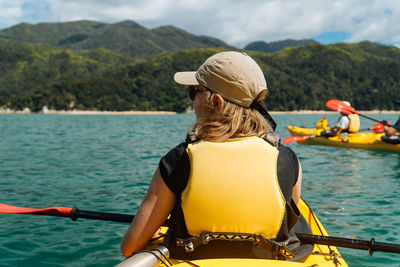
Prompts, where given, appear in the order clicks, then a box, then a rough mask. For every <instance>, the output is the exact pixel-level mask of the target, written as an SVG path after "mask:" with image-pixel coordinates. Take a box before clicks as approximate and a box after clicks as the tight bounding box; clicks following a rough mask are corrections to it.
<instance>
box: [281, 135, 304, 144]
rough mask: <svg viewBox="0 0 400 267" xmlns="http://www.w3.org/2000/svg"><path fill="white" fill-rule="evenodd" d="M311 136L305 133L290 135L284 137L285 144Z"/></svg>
mask: <svg viewBox="0 0 400 267" xmlns="http://www.w3.org/2000/svg"><path fill="white" fill-rule="evenodd" d="M310 137H311V136H309V135H305V136H289V137H286V138H285V139H283V141H282V142H283V143H284V144H288V143H292V142H300V141H305V140H307V139H309V138H310Z"/></svg>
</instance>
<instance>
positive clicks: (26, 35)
mask: <svg viewBox="0 0 400 267" xmlns="http://www.w3.org/2000/svg"><path fill="white" fill-rule="evenodd" d="M0 38H4V39H11V40H17V41H24V42H30V43H37V44H47V45H51V46H56V47H59V48H64V49H66V48H69V49H71V50H74V51H82V50H93V49H98V48H105V49H108V50H110V51H114V52H117V53H119V54H122V55H127V56H130V57H136V58H151V57H154V56H156V55H158V54H160V53H165V52H171V51H178V50H181V49H189V48H201V47H207V48H213V47H225V48H232V47H231V46H229V45H227V44H226V43H224V42H223V41H221V40H218V39H216V38H212V37H208V36H197V35H193V34H190V33H188V32H186V31H184V30H182V29H179V28H176V27H173V26H162V27H158V28H155V29H151V30H149V29H147V28H145V27H143V26H141V25H139V24H138V23H136V22H134V21H130V20H126V21H122V22H119V23H114V24H107V23H102V22H96V21H88V20H83V21H73V22H64V23H39V24H35V25H34V24H28V23H21V24H18V25H15V26H13V27H10V28H7V29H3V30H0Z"/></svg>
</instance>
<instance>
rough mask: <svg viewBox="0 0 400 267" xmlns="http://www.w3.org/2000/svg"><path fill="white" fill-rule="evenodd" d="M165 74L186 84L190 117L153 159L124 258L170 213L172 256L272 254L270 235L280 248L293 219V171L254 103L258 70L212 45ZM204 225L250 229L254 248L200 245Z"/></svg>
mask: <svg viewBox="0 0 400 267" xmlns="http://www.w3.org/2000/svg"><path fill="white" fill-rule="evenodd" d="M174 80H175V81H176V82H177V83H179V84H183V85H187V86H189V87H188V90H189V96H190V98H191V100H192V101H193V107H194V111H195V114H196V122H195V124H194V126H193V128H192V130H191V131H190V132H189V133H188V135H187V138H186V141H185V142H183V143H181V144H179V145H178V146H176V147H175V148H173V149H172V150H170V151H169V152H168V153H167V154H166V155H165V156H164V157H162V158H161V160H160V163H159V166H158V168H157V170H156V172H155V174H154V176H153V179H152V182H151V184H150V187H149V190H148V192H147V194H146V196H145V198H144V200H143V202H142V204H141V206H140V208H139V210H138V212H137V214H136V216H135V219H134V221H133V222H132V224H131V225H130V227H129V229H128V231H127V232H126V234H125V236H124V238H123V241H122V244H121V250H122V253H123V255H124V256H127V257H128V256H130V255H132V253H134V252H136V251H139V250H140V249H142V248H143V247H144V246H145V244H146V243H147V242H148V241H149V240H150V239H151V238H152V236H153V234H154V233H155V232H156V230H157V229H158V228H159V227H160V226H161V225H162V223H163V222H165V220H166V219H167V216H168V215H169V214H171V216H170V219H169V230H168V233H167V237H166V238H165V240H166V242H165V243H166V246H167V247H168V249H169V250H170V253H171V255H172V257H174V258H181V259H182V258H183V259H194V258H205V257H210V256H211V255H212V256H213V257H227V256H230V257H232V256H233V257H240V256H241V257H255V258H278V257H281V256H282V255H281V254H279V253H282V251H280V250H279V249H277V244H278V243H276V242H279V244H280V245H282V246H283V247H285V245H286V244H287V243H288V239H289V234H290V233H289V232H290V230H291V229H292V228H293V226H294V225H295V223H296V222H297V220H298V216H299V210H298V209H297V206H296V204H297V203H298V201H299V198H300V191H301V180H302V178H301V177H302V171H301V165H300V162H299V161H298V159H297V156H296V154H295V153H294V152H293V151H292V150H291V149H289V148H287V147H286V146H284V145H282V144H281V143H280V137H279V136H278V135H276V134H275V133H274V132H273V130H272V129H273V128H275V127H276V124H275V122H274V121H273V119H272V118H271V117H270V116H269V114H268V112H267V111H266V110H265V109H264V108H263V107H262V106H261V105H260V103H259V102H260V101H261V100H262V99H263V98H264V97H265V96H266V94H267V84H266V81H265V78H264V74H263V72H262V71H261V69H260V67H259V66H258V65H257V63H256V62H255V61H254V60H253V59H252V58H250V57H249V56H248V55H246V54H245V53H239V52H233V51H230V52H221V53H217V54H215V55H213V56H211V57H210V58H208V59H207V60H206V61H205V62H204V63H203V64H202V65H201V66H200V68H199V69H198V70H197V71H192V72H178V73H176V74H175V76H174ZM261 113H262V114H263V115H262V114H261ZM267 124H269V125H267ZM271 128H272V129H271ZM205 232H208V233H215V232H223V233H231V234H232V233H234V234H236V233H246V234H253V235H256V236H259V237H260V239H259V240H261V241H260V242H261V243H260V244H261V245H260V244H259V245H258V246H256V247H255V246H254V245H250V244H253V243H254V242H247V243H246V245H243V244H242V243H241V242H232V240H229V241H228V240H213V241H211V242H210V243H208V240H209V239H204V233H205ZM261 236H262V237H261ZM208 237H209V236H208ZM229 237H232V235H226V236H225V238H229ZM202 238H203V239H202ZM220 238H224V237H223V236H220ZM196 240H197V241H196ZM270 240H272V241H270ZM236 241H237V240H236ZM206 243H207V245H206ZM236 243H237V244H236ZM239 243H240V244H239ZM196 244H197V245H196ZM278 254H279V255H278ZM283 257H285V255H283Z"/></svg>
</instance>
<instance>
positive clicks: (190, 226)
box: [181, 137, 286, 238]
mask: <svg viewBox="0 0 400 267" xmlns="http://www.w3.org/2000/svg"><path fill="white" fill-rule="evenodd" d="M187 153H188V155H189V160H190V166H191V170H190V177H189V180H188V183H187V186H186V188H185V190H184V191H183V192H182V197H181V202H182V203H181V207H182V211H183V214H184V218H185V223H186V227H187V230H188V233H189V234H190V235H192V236H198V235H200V234H201V233H202V232H235V233H252V234H260V235H263V236H264V237H265V238H275V237H276V236H277V234H278V232H279V230H280V228H281V224H282V221H283V218H284V215H285V205H286V202H285V199H284V196H283V194H282V192H281V189H280V186H279V182H278V177H277V159H278V154H279V151H278V149H277V148H276V147H274V146H272V145H271V144H269V143H268V142H266V141H264V140H263V139H261V138H258V137H246V138H238V139H229V140H226V141H224V142H208V141H204V140H200V141H197V142H195V143H192V144H189V145H188V147H187ZM204 166H207V167H206V168H205V167H204Z"/></svg>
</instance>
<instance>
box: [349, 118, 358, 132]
mask: <svg viewBox="0 0 400 267" xmlns="http://www.w3.org/2000/svg"><path fill="white" fill-rule="evenodd" d="M347 117H348V118H349V129H348V131H349V133H355V132H358V130H360V116H358V115H357V114H349V115H347Z"/></svg>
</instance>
